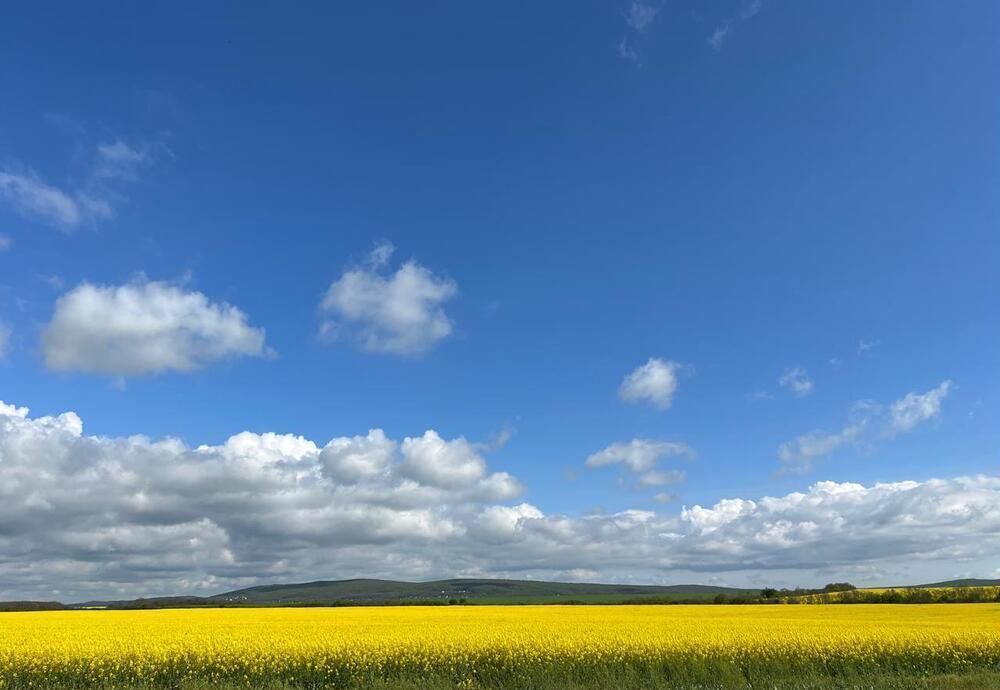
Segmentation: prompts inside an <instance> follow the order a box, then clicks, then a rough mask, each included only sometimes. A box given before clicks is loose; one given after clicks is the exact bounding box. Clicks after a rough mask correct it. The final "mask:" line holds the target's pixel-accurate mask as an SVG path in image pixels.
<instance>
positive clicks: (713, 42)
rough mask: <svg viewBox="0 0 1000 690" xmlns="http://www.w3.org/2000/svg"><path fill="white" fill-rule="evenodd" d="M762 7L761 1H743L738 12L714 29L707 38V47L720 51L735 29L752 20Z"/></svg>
mask: <svg viewBox="0 0 1000 690" xmlns="http://www.w3.org/2000/svg"><path fill="white" fill-rule="evenodd" d="M762 7H763V2H762V0H743V2H742V3H741V5H740V11H739V12H737V13H736V14H735V15H732V16H729V17H726V18H725V19H723V20H722V21H721V22H719V24H718V25H717V26H716V27H715V30H714V31H712V34H711V35H710V36H709V37H708V45H709V46H711V47H712V50H714V51H716V52H718V51H720V50H722V47H723V46H724V45H725V43H726V41H727V40H729V38H730V37H731V36H732V34H733V32H734V31H735V30H736V28H737V27H738V26H739V25H740V24H743V23H744V22H747V21H749V20H751V19H753V18H754V17H755V16H756V15H757V13H758V12H760V10H761V8H762Z"/></svg>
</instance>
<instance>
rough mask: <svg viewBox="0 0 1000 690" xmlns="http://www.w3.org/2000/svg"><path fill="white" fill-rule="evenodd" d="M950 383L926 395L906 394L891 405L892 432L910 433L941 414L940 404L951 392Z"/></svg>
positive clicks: (947, 382)
mask: <svg viewBox="0 0 1000 690" xmlns="http://www.w3.org/2000/svg"><path fill="white" fill-rule="evenodd" d="M951 387H952V383H951V381H942V382H941V384H940V385H939V386H938V387H937V388H934V389H932V390H929V391H927V392H926V393H907V394H906V395H905V396H903V397H902V398H900V399H899V400H897V401H896V402H894V403H893V404H892V407H891V408H890V410H889V412H890V414H891V415H892V432H893V433H898V432H905V431H912V430H913V428H914V427H916V426H917V425H918V424H920V423H921V422H926V421H927V420H929V419H934V418H935V417H937V416H938V415H940V414H941V403H942V402H943V401H944V399H945V398H946V397H948V392H949V391H950V390H951Z"/></svg>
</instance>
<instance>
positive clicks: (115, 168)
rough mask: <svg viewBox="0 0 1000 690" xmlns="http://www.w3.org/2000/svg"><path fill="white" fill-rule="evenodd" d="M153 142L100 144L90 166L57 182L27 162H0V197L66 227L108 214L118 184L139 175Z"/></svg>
mask: <svg viewBox="0 0 1000 690" xmlns="http://www.w3.org/2000/svg"><path fill="white" fill-rule="evenodd" d="M154 148H156V147H152V146H147V145H143V146H141V147H136V146H130V145H129V144H126V143H125V142H124V141H122V140H121V139H116V140H114V141H112V142H108V143H102V144H99V145H98V146H97V147H96V149H95V150H94V153H93V161H92V164H91V166H90V170H89V172H88V173H87V174H86V175H85V176H84V178H83V180H82V181H81V182H79V183H77V184H71V185H66V186H60V185H57V184H53V183H51V182H49V181H47V180H45V179H44V178H43V177H42V176H41V175H39V174H38V173H37V172H36V171H34V170H32V169H31V168H15V167H12V166H7V167H4V168H0V200H2V201H5V202H6V203H7V204H8V205H9V206H10V207H11V208H13V209H14V210H15V211H16V212H17V213H19V214H21V215H22V216H24V217H26V218H32V219H35V220H38V221H40V222H42V223H45V224H47V225H52V226H55V227H58V228H60V229H62V230H65V231H73V230H76V229H77V228H79V227H80V226H82V225H88V224H93V223H97V222H99V221H103V220H108V219H110V218H113V217H114V215H115V209H116V208H117V207H118V206H119V205H120V204H121V202H122V201H123V200H124V195H123V193H122V188H123V186H124V185H125V184H127V183H133V182H136V181H137V180H138V179H139V171H140V169H141V168H142V167H144V166H146V165H148V164H150V163H151V162H152V159H153V151H154Z"/></svg>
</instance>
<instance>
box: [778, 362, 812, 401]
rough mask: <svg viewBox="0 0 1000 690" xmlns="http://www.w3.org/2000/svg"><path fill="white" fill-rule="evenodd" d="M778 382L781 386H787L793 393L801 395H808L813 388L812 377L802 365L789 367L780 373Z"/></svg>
mask: <svg viewBox="0 0 1000 690" xmlns="http://www.w3.org/2000/svg"><path fill="white" fill-rule="evenodd" d="M778 383H779V384H780V385H781V387H782V388H787V389H788V390H790V391H791V392H792V393H794V394H795V395H797V396H799V397H802V396H804V395H809V393H811V392H812V389H813V382H812V379H810V378H809V373H808V372H807V371H806V370H805V369H803V368H802V367H789V368H788V369H785V371H784V372H783V373H782V374H781V377H780V378H779V379H778Z"/></svg>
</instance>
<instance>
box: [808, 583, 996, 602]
mask: <svg viewBox="0 0 1000 690" xmlns="http://www.w3.org/2000/svg"><path fill="white" fill-rule="evenodd" d="M992 602H1000V587H942V588H934V587H902V588H892V589H855V590H852V591H849V592H837V593H834V594H813V595H807V596H804V597H791V598H790V600H789V602H788V603H790V604H986V603H992Z"/></svg>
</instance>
